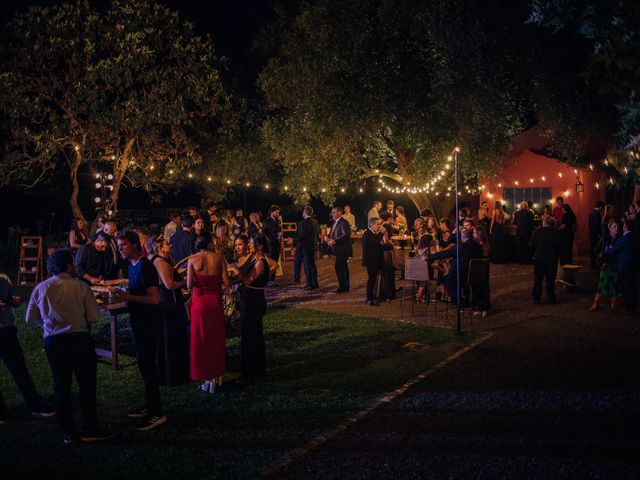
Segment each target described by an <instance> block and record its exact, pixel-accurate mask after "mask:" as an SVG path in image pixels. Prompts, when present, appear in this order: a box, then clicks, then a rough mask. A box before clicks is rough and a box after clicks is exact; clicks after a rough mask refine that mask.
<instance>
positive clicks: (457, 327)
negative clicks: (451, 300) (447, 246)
mask: <svg viewBox="0 0 640 480" xmlns="http://www.w3.org/2000/svg"><path fill="white" fill-rule="evenodd" d="M458 152H460V149H459V148H458V147H456V148H454V149H453V159H454V161H455V174H456V222H457V228H456V331H457V332H458V335H460V333H462V330H461V325H460V313H461V312H460V241H461V239H460V237H461V233H462V232H461V230H460V229H461V228H462V225H461V224H460V196H459V194H458Z"/></svg>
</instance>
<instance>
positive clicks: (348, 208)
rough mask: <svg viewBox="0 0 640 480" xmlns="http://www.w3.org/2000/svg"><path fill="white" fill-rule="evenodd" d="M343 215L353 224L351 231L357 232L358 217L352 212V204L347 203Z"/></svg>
mask: <svg viewBox="0 0 640 480" xmlns="http://www.w3.org/2000/svg"><path fill="white" fill-rule="evenodd" d="M342 217H343V218H344V219H345V220H346V221H347V222H349V225H350V226H351V231H352V232H355V231H356V217H355V216H354V215H353V213H351V206H350V205H345V206H344V213H343V214H342Z"/></svg>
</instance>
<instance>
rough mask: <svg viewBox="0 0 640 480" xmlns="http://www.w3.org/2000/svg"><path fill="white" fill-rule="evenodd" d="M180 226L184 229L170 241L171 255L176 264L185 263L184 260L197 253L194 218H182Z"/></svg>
mask: <svg viewBox="0 0 640 480" xmlns="http://www.w3.org/2000/svg"><path fill="white" fill-rule="evenodd" d="M180 225H181V227H182V228H180V230H177V231H176V232H175V233H174V234H173V235H171V238H170V239H169V242H170V243H171V253H172V255H173V260H174V262H176V264H177V263H184V262H183V260H184V259H186V258H187V257H189V256H191V255H193V254H194V253H195V247H194V245H195V241H196V236H195V235H194V233H193V218H191V217H190V216H188V215H187V216H184V217H182V219H181V220H180Z"/></svg>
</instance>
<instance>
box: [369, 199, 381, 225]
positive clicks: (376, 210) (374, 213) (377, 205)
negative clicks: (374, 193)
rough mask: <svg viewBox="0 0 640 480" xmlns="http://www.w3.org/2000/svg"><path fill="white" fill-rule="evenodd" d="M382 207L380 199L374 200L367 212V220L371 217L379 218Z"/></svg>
mask: <svg viewBox="0 0 640 480" xmlns="http://www.w3.org/2000/svg"><path fill="white" fill-rule="evenodd" d="M381 209H382V202H381V201H380V200H376V201H375V202H373V207H371V210H369V213H367V222H368V221H369V219H371V218H380V210H381Z"/></svg>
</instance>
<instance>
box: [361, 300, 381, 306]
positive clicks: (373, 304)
mask: <svg viewBox="0 0 640 480" xmlns="http://www.w3.org/2000/svg"><path fill="white" fill-rule="evenodd" d="M364 303H365V305H369V306H370V307H377V306H378V304H377V303H376V302H374V301H373V300H367V301H366V302H364Z"/></svg>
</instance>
